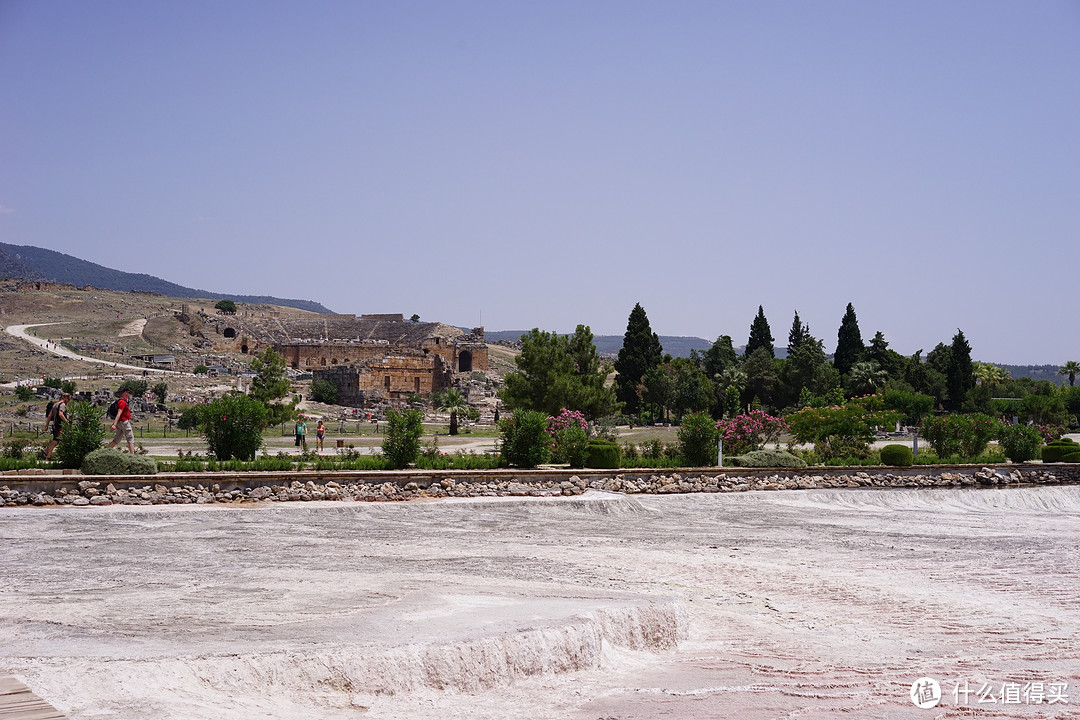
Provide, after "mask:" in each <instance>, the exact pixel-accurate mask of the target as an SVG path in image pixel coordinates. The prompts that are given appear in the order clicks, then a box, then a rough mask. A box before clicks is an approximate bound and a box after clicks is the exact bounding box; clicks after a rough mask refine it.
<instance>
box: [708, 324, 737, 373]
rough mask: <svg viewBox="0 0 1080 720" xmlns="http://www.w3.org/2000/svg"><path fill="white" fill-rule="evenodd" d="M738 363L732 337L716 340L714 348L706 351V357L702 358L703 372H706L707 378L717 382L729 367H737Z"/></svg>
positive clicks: (723, 336)
mask: <svg viewBox="0 0 1080 720" xmlns="http://www.w3.org/2000/svg"><path fill="white" fill-rule="evenodd" d="M738 362H739V356H738V355H736V354H735V348H734V346H732V344H731V336H730V335H721V336H720V337H718V338H716V341H715V342H713V344H712V347H710V348H709V349H708V350H706V351H705V355H704V356H703V357H702V370H704V371H705V375H706V377H708V378H709V379H710V380H712V381H713V382H716V381H717V380H719V378H720V376H722V375H723V374H724V371H725V370H727V369H728V368H729V367H735V365H736V364H738Z"/></svg>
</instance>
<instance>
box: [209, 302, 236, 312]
mask: <svg viewBox="0 0 1080 720" xmlns="http://www.w3.org/2000/svg"><path fill="white" fill-rule="evenodd" d="M214 308H215V309H217V310H220V311H221V312H226V313H235V312H236V303H235V302H233V301H232V300H218V301H217V302H216V303H214Z"/></svg>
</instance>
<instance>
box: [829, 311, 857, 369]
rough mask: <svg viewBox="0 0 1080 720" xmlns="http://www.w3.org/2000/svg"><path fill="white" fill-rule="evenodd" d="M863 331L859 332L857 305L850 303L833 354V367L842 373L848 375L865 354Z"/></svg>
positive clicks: (841, 322)
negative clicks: (856, 313) (856, 314)
mask: <svg viewBox="0 0 1080 720" xmlns="http://www.w3.org/2000/svg"><path fill="white" fill-rule="evenodd" d="M863 350H864V348H863V341H862V333H860V332H859V321H858V319H856V317H855V306H854V305H852V304H851V303H848V306H847V312H845V313H844V319H843V320H841V321H840V330H839V332H837V334H836V354H835V355H834V356H833V367H835V368H836V369H837V371H839V373H840V374H841V375H847V374H848V372H850V371H851V366H852V365H854V364H855V363H857V362H858V361H859V360H860V359H862V356H863Z"/></svg>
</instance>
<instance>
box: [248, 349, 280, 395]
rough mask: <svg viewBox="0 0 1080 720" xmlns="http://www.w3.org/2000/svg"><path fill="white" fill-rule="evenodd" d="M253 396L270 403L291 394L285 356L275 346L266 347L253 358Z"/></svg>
mask: <svg viewBox="0 0 1080 720" xmlns="http://www.w3.org/2000/svg"><path fill="white" fill-rule="evenodd" d="M251 371H252V372H253V373H255V378H254V379H253V380H252V381H251V396H252V397H253V398H255V399H256V400H258V401H259V402H261V403H264V404H268V403H270V402H271V401H273V400H279V399H281V398H283V397H285V396H286V395H288V394H289V381H288V380H287V379H286V378H285V358H283V357H281V355H279V354H278V353H277V352H276V351H275V350H274V348H269V347H268V348H266V349H265V350H263V351H262V352H261V353H259V354H258V355H256V356H255V357H254V358H252V360H251Z"/></svg>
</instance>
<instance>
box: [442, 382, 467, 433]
mask: <svg viewBox="0 0 1080 720" xmlns="http://www.w3.org/2000/svg"><path fill="white" fill-rule="evenodd" d="M435 406H436V407H437V408H438V409H439V410H443V411H445V412H449V413H450V434H451V435H457V434H458V413H463V412H465V411H466V410H468V409H469V404H468V403H467V402H465V396H464V395H462V394H461V391H460V390H458V389H457V388H450V389H449V390H447V391H446V392H444V393H441V394H440V395H439V396H438V398H437V399H436V401H435Z"/></svg>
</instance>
